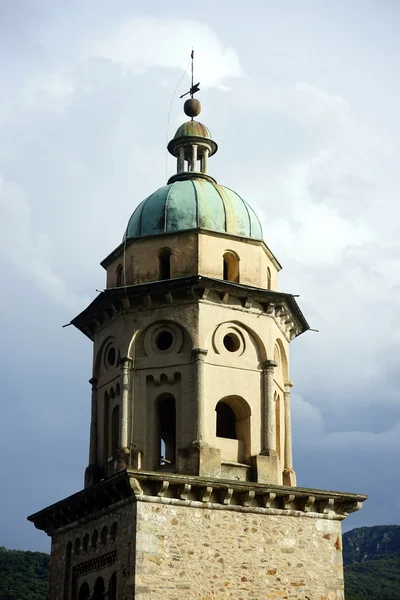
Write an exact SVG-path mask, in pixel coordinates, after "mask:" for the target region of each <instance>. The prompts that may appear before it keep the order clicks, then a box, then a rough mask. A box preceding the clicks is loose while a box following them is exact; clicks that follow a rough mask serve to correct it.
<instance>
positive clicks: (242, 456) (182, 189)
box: [30, 88, 366, 600]
mask: <svg viewBox="0 0 400 600" xmlns="http://www.w3.org/2000/svg"><path fill="white" fill-rule="evenodd" d="M192 89H193V88H192ZM184 110H185V113H186V115H187V116H188V117H189V120H188V121H186V122H185V123H183V125H181V126H180V127H179V128H178V130H177V132H176V134H175V136H174V138H173V139H172V140H171V141H170V143H169V144H168V150H169V152H170V153H171V154H172V155H173V156H174V157H176V160H177V172H176V173H175V174H174V175H172V176H171V177H170V179H169V181H168V183H167V185H165V186H163V187H161V188H159V189H158V190H157V191H155V192H153V193H152V194H150V195H149V196H148V197H147V198H146V199H145V200H144V201H143V202H141V203H140V204H139V205H138V206H137V208H136V209H135V210H134V212H133V214H132V216H131V217H130V219H129V221H128V225H127V227H126V230H125V233H124V236H123V241H122V243H121V244H119V245H118V246H117V248H116V249H115V250H113V251H112V252H111V254H109V256H107V257H106V258H105V259H104V260H103V262H102V263H101V264H102V266H103V267H104V269H105V270H106V288H105V289H104V291H102V292H101V293H100V294H99V296H98V297H97V298H96V299H95V300H94V301H93V302H92V303H91V304H90V305H89V306H88V307H87V308H86V309H85V310H84V311H83V312H82V313H81V314H80V315H78V316H77V317H75V318H74V319H73V320H72V324H73V325H74V326H75V327H77V328H78V329H79V330H80V331H81V332H82V333H84V334H85V335H86V336H87V337H88V338H89V339H90V340H91V341H92V342H93V370H92V377H91V379H90V384H91V390H92V391H91V426H90V450H89V464H88V467H87V469H86V473H85V487H84V489H83V490H82V491H81V492H78V493H77V494H75V495H73V496H71V497H70V498H67V499H66V500H63V501H61V502H59V503H57V504H56V505H53V506H51V507H49V508H47V509H44V510H43V511H41V512H39V513H36V514H35V515H33V516H32V517H30V519H31V520H32V521H33V522H34V523H35V525H36V527H39V528H40V529H44V530H45V531H46V532H47V533H48V534H49V535H51V536H52V571H51V589H50V599H51V600H61V599H63V600H68V599H73V600H76V599H78V600H83V599H87V598H93V599H96V598H103V597H104V594H106V595H108V598H109V599H110V600H113V599H115V598H118V599H119V598H121V599H125V598H126V599H128V598H129V599H131V598H136V599H138V600H139V599H140V600H145V599H147V598H152V599H156V600H161V599H166V598H169V597H173V598H176V599H177V600H181V599H182V600H183V599H184V598H185V599H186V598H188V597H190V598H199V599H200V598H201V599H204V600H205V599H209V600H211V599H214V598H223V597H224V598H225V597H230V598H236V599H237V598H242V599H243V600H244V599H246V600H247V599H250V598H260V599H261V598H266V597H268V598H278V597H279V598H281V597H287V598H303V599H304V600H306V599H307V598H308V599H309V598H311V597H313V598H314V597H315V598H329V599H331V598H332V600H333V599H337V600H340V599H343V572H342V563H341V529H340V523H341V520H343V519H344V518H345V516H347V514H348V513H349V512H352V511H354V510H357V509H358V508H360V507H361V503H362V501H363V500H365V498H366V497H365V496H360V495H355V494H340V493H338V492H325V491H321V490H314V489H312V490H310V489H304V488H300V487H296V476H295V472H294V469H293V460H292V433H291V418H290V391H291V387H292V383H291V381H290V374H289V345H290V342H291V341H292V340H293V339H294V338H296V337H297V336H299V335H300V334H302V333H303V332H305V331H306V330H307V329H308V328H309V327H308V324H307V321H306V320H305V318H304V316H303V314H302V312H301V311H300V309H299V307H298V305H297V302H296V300H295V298H294V297H293V295H291V294H288V293H282V292H280V291H278V273H279V271H280V269H281V266H280V264H279V262H278V260H277V259H276V257H275V256H274V255H273V253H272V252H271V250H270V249H269V248H268V246H267V245H266V244H265V242H264V241H263V237H262V230H261V225H260V222H259V220H258V218H257V216H256V214H255V212H254V211H253V210H252V208H251V207H250V206H249V204H247V202H246V201H245V200H244V199H242V198H241V197H240V196H239V195H238V194H237V193H236V192H234V191H232V190H231V189H229V188H227V187H224V186H222V185H220V184H218V183H217V182H216V180H215V179H214V178H213V177H212V176H211V175H210V174H209V159H210V158H211V157H212V156H213V154H215V152H216V151H217V149H218V147H217V144H216V143H215V141H213V139H212V137H211V134H210V131H209V130H208V128H207V127H206V126H205V125H203V124H201V123H200V122H199V121H198V120H195V117H198V115H199V114H200V103H199V102H198V101H197V100H196V99H194V98H193V97H192V98H190V99H189V100H187V101H186V102H185V106H184ZM285 594H286V595H285Z"/></svg>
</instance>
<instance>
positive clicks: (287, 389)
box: [284, 381, 293, 394]
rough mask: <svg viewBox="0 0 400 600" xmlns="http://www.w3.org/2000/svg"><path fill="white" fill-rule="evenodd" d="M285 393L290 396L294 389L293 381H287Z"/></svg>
mask: <svg viewBox="0 0 400 600" xmlns="http://www.w3.org/2000/svg"><path fill="white" fill-rule="evenodd" d="M284 385H285V392H286V393H288V394H290V389H291V388H292V387H293V383H292V382H291V381H285V384H284Z"/></svg>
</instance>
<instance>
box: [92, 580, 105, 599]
mask: <svg viewBox="0 0 400 600" xmlns="http://www.w3.org/2000/svg"><path fill="white" fill-rule="evenodd" d="M104 592H105V588H104V579H103V578H102V577H98V578H97V579H96V583H95V584H94V592H93V599H92V600H104Z"/></svg>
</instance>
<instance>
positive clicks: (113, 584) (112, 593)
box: [108, 572, 117, 600]
mask: <svg viewBox="0 0 400 600" xmlns="http://www.w3.org/2000/svg"><path fill="white" fill-rule="evenodd" d="M108 600H117V574H116V573H115V572H114V573H113V574H112V575H111V579H110V584H109V586H108Z"/></svg>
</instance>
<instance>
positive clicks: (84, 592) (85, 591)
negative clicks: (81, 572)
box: [78, 581, 90, 600]
mask: <svg viewBox="0 0 400 600" xmlns="http://www.w3.org/2000/svg"><path fill="white" fill-rule="evenodd" d="M89 598H90V589H89V585H88V584H87V583H86V581H84V582H83V583H82V585H81V587H80V588H79V595H78V600H88V599H89Z"/></svg>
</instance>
